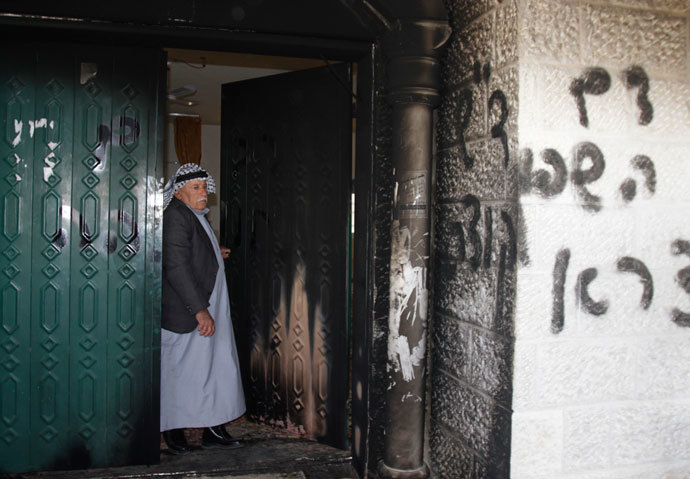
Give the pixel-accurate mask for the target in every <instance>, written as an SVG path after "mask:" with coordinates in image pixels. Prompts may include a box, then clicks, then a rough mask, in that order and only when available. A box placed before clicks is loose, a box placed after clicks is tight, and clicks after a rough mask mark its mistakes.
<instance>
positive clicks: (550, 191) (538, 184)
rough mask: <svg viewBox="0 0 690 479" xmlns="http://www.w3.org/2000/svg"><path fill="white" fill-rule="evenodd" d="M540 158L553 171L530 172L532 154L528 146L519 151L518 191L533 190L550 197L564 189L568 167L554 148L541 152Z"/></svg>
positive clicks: (542, 195)
mask: <svg viewBox="0 0 690 479" xmlns="http://www.w3.org/2000/svg"><path fill="white" fill-rule="evenodd" d="M541 158H542V160H543V161H544V163H546V164H547V165H549V166H551V168H553V173H552V174H551V173H549V172H548V171H546V170H538V171H536V172H532V166H533V163H534V155H533V153H532V150H531V149H530V148H526V149H524V150H522V151H521V153H520V167H519V183H520V190H521V191H520V192H521V193H528V192H530V191H532V190H533V191H535V192H536V193H537V194H538V195H539V196H541V197H543V198H552V197H554V196H557V195H560V194H561V193H563V190H564V189H565V184H566V181H567V179H568V169H567V167H566V166H565V161H564V160H563V157H562V156H561V154H560V153H558V152H557V151H556V150H554V149H551V148H547V149H546V150H543V151H542V152H541Z"/></svg>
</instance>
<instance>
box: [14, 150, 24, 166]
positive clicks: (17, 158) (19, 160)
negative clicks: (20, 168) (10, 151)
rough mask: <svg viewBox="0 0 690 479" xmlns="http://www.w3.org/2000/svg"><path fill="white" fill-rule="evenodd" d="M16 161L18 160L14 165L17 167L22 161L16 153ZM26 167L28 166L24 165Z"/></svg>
mask: <svg viewBox="0 0 690 479" xmlns="http://www.w3.org/2000/svg"><path fill="white" fill-rule="evenodd" d="M14 159H15V160H16V161H15V163H14V164H15V165H18V164H19V163H20V162H21V161H22V159H21V158H20V157H19V155H18V154H16V153H15V154H14ZM24 166H26V165H24Z"/></svg>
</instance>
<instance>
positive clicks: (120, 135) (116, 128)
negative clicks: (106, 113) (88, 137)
mask: <svg viewBox="0 0 690 479" xmlns="http://www.w3.org/2000/svg"><path fill="white" fill-rule="evenodd" d="M140 135H141V125H140V124H139V121H137V119H136V118H131V117H128V116H115V117H113V119H112V121H111V122H110V125H104V124H100V125H98V146H97V147H96V150H95V151H94V154H95V155H96V157H97V158H98V159H99V160H101V161H102V159H103V158H105V151H106V149H107V147H108V143H112V144H114V145H132V144H134V142H135V141H136V140H137V138H139V136H140Z"/></svg>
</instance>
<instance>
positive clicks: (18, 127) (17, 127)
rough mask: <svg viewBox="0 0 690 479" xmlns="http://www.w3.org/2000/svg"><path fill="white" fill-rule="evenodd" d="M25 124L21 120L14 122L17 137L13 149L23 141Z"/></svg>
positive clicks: (13, 141)
mask: <svg viewBox="0 0 690 479" xmlns="http://www.w3.org/2000/svg"><path fill="white" fill-rule="evenodd" d="M23 126H24V124H23V123H22V122H21V121H20V120H14V132H15V133H16V134H17V136H15V137H14V140H12V148H15V147H16V146H17V145H18V144H19V142H20V141H21V139H22V128H23Z"/></svg>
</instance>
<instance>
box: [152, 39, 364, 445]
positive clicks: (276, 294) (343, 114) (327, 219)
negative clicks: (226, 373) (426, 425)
mask: <svg viewBox="0 0 690 479" xmlns="http://www.w3.org/2000/svg"><path fill="white" fill-rule="evenodd" d="M209 59H210V61H211V62H213V64H212V65H207V64H206V63H207V62H209ZM220 63H224V64H223V65H219V64H220ZM314 64H317V65H320V66H319V67H317V68H308V69H302V70H299V71H292V72H289V73H284V72H283V71H284V70H287V69H295V68H305V67H313V65H314ZM259 67H260V68H259ZM168 69H169V74H168V77H169V78H168V91H169V92H183V94H184V96H183V97H182V98H181V99H178V97H177V96H178V94H177V93H176V94H175V95H169V97H168V108H167V109H168V115H169V116H170V117H173V118H179V117H181V116H195V117H196V116H197V115H198V116H200V118H199V120H200V122H201V124H202V139H203V141H202V166H204V167H205V168H207V169H209V171H211V172H212V174H214V176H216V178H217V179H218V180H220V181H217V187H218V188H219V194H218V195H216V196H217V197H216V198H215V199H213V200H212V203H211V213H210V215H211V216H216V218H213V219H216V222H215V223H216V224H213V223H214V221H213V220H212V224H213V226H214V228H219V230H220V231H219V233H220V234H219V239H220V242H221V244H224V245H226V246H229V247H231V248H232V251H233V254H232V256H231V258H230V259H229V260H228V262H227V264H226V273H227V278H228V284H229V286H230V295H231V309H232V314H233V324H234V326H235V330H236V337H237V345H238V349H239V352H240V358H241V363H242V368H241V369H242V373H243V382H244V386H245V396H246V400H247V401H246V402H247V409H248V414H247V417H248V418H250V419H251V420H253V421H257V422H260V423H262V424H265V425H268V426H270V427H272V428H275V429H276V430H279V431H287V432H291V433H296V434H300V435H302V436H303V437H307V438H310V439H314V440H318V441H320V442H324V443H326V444H329V445H332V446H336V447H339V448H346V447H347V445H348V422H349V418H348V410H347V401H348V397H349V391H350V388H349V385H350V377H349V376H350V367H349V364H350V357H349V351H350V349H349V330H350V324H349V323H350V317H349V314H350V303H351V301H350V294H351V288H350V278H351V273H350V268H349V265H350V264H351V254H350V253H351V241H350V240H351V231H350V230H351V228H350V225H351V224H352V221H351V220H352V218H351V212H352V205H351V198H352V196H353V195H351V180H352V172H353V163H354V158H353V155H352V143H353V134H352V124H353V122H352V118H351V117H352V110H353V98H354V94H353V91H352V90H353V89H352V67H351V65H350V64H349V63H334V64H332V63H331V62H328V61H324V60H302V59H288V58H277V57H266V56H264V57H261V58H259V57H258V56H256V55H251V56H248V55H238V54H222V53H217V52H204V51H190V50H171V51H169V57H168ZM255 75H256V76H258V75H267V76H261V77H258V78H252V79H247V80H242V81H234V80H233V81H232V82H228V83H224V82H225V81H227V80H228V79H234V77H238V78H243V77H246V76H255ZM221 83H223V85H222V95H221V88H220V84H221ZM204 88H206V89H208V90H211V92H209V91H203V89H204ZM199 89H201V91H199ZM221 96H222V99H221ZM218 103H220V104H222V112H221V111H220V110H221V108H220V107H219V106H218V105H217V104H218ZM216 110H218V111H216ZM218 113H222V114H221V115H220V117H222V118H219V115H218ZM175 121H178V122H179V121H180V120H175ZM195 121H196V120H195ZM213 123H220V125H213ZM176 128H177V127H176ZM176 128H175V129H173V128H171V127H170V126H169V127H168V128H167V131H168V135H167V136H168V138H167V143H168V144H170V143H171V142H172V141H173V138H171V136H174V135H175V134H176V133H174V132H175V131H176ZM218 133H219V135H218ZM174 140H175V145H176V148H175V149H174V150H173V149H172V148H171V147H170V146H168V148H167V155H168V156H170V157H172V158H166V168H165V169H166V176H167V175H169V174H170V173H172V171H174V168H176V167H177V163H178V162H183V160H182V159H180V158H177V162H174V160H175V156H176V153H177V154H178V156H179V154H180V153H181V151H178V148H177V139H176V138H175V139H174ZM218 148H220V149H219V150H218ZM205 149H208V151H205ZM218 153H220V154H219V155H218ZM213 203H216V205H215V206H216V210H217V211H214V204H213ZM218 223H219V224H218Z"/></svg>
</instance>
